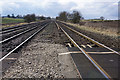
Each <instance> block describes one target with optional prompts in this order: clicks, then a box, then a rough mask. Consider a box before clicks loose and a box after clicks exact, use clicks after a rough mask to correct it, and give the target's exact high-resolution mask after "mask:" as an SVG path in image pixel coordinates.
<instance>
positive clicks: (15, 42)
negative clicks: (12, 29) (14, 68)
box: [0, 21, 50, 72]
mask: <svg viewBox="0 0 120 80" xmlns="http://www.w3.org/2000/svg"><path fill="white" fill-rule="evenodd" d="M49 23H50V21H45V22H42V23H36V24H35V23H34V25H35V26H33V27H32V26H31V27H30V28H31V29H30V28H29V29H25V30H24V31H22V32H21V31H20V33H18V34H14V35H13V36H11V37H9V38H6V39H4V40H2V41H0V43H1V44H2V52H1V53H2V56H1V58H0V62H2V63H3V64H2V66H3V67H2V68H3V69H2V72H4V71H6V70H7V69H8V68H9V67H10V66H11V65H13V63H14V62H15V61H16V60H17V58H18V57H19V55H20V54H17V50H18V49H19V48H21V47H22V46H23V45H24V44H25V43H27V42H28V41H29V40H30V39H31V38H32V37H34V36H35V35H36V34H37V33H39V32H40V31H42V30H43V29H44V28H45V27H46V26H47V25H48V24H49ZM7 49H9V50H7Z"/></svg>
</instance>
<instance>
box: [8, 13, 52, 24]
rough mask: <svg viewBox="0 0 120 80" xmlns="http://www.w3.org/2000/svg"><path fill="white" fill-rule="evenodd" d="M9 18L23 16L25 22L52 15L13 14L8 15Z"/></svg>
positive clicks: (44, 18)
mask: <svg viewBox="0 0 120 80" xmlns="http://www.w3.org/2000/svg"><path fill="white" fill-rule="evenodd" d="M7 17H8V18H22V19H24V21H25V22H28V23H30V22H33V21H36V20H46V19H51V17H45V16H36V15H35V14H27V15H23V16H22V15H17V16H15V15H14V14H12V15H9V14H8V15H7Z"/></svg>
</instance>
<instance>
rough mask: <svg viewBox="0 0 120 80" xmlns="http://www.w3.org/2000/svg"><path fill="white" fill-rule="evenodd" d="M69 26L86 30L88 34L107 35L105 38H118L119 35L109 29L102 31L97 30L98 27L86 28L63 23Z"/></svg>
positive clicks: (100, 29)
mask: <svg viewBox="0 0 120 80" xmlns="http://www.w3.org/2000/svg"><path fill="white" fill-rule="evenodd" d="M65 23H67V24H69V25H72V26H75V27H77V28H79V29H81V30H86V31H89V32H94V33H98V34H102V35H107V36H111V37H118V36H120V34H118V33H117V31H116V32H115V31H113V32H112V31H111V30H110V29H102V28H98V27H96V28H95V27H88V26H84V25H83V26H80V25H79V24H73V23H69V22H65Z"/></svg>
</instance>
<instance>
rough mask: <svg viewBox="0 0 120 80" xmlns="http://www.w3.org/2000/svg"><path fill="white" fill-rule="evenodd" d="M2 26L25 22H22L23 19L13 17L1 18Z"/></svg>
mask: <svg viewBox="0 0 120 80" xmlns="http://www.w3.org/2000/svg"><path fill="white" fill-rule="evenodd" d="M2 24H5V25H2V28H4V27H11V26H16V25H22V24H26V23H24V19H14V18H2Z"/></svg>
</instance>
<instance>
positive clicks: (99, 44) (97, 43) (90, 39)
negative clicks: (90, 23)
mask: <svg viewBox="0 0 120 80" xmlns="http://www.w3.org/2000/svg"><path fill="white" fill-rule="evenodd" d="M62 25H63V24H62ZM64 26H65V27H66V28H68V29H69V30H71V31H73V32H75V33H77V34H79V35H81V36H83V37H84V38H86V39H88V40H89V41H91V42H93V43H94V44H96V45H98V46H101V47H104V48H106V49H108V50H110V51H112V52H114V53H116V54H118V55H120V53H119V52H117V51H115V50H113V49H111V48H109V47H107V46H105V45H104V44H101V43H99V42H97V41H95V40H94V39H92V38H90V37H88V36H86V35H84V34H82V33H80V32H78V31H76V30H74V29H72V28H70V27H68V26H66V25H64Z"/></svg>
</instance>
